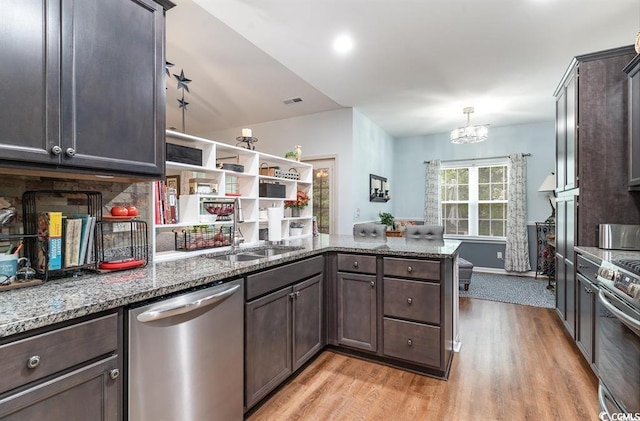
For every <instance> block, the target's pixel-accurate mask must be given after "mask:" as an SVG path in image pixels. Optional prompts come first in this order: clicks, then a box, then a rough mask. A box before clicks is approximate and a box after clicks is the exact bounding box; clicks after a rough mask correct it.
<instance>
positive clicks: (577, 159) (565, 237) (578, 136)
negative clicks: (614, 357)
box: [554, 46, 640, 335]
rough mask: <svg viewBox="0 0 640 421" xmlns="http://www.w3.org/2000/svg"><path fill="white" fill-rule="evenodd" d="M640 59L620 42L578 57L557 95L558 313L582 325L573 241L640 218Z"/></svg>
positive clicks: (594, 239) (591, 242)
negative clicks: (638, 66)
mask: <svg viewBox="0 0 640 421" xmlns="http://www.w3.org/2000/svg"><path fill="white" fill-rule="evenodd" d="M633 57H635V52H634V50H633V47H631V46H628V47H621V48H616V49H612V50H606V51H601V52H597V53H593V54H586V55H582V56H577V57H575V58H574V59H573V60H572V61H571V64H570V65H569V68H568V69H567V71H566V72H565V74H564V76H563V78H562V80H561V81H560V84H559V85H558V88H557V89H556V91H555V93H554V95H555V98H556V184H557V185H556V187H557V188H556V191H557V194H558V198H557V211H556V231H557V232H556V243H557V247H556V277H557V280H556V282H557V305H556V309H557V311H558V314H559V315H560V317H561V318H562V320H563V321H564V323H565V326H566V328H567V330H569V332H570V333H571V334H572V335H575V329H576V314H575V312H576V296H577V295H576V294H577V289H576V275H575V261H574V252H573V247H574V246H597V244H598V225H599V224H603V223H614V224H640V199H639V198H638V197H635V196H634V194H633V193H630V192H629V191H628V189H627V185H628V162H629V158H628V156H629V150H628V147H629V146H628V138H629V136H628V134H629V132H628V115H627V112H628V82H627V75H626V74H625V73H624V72H623V71H622V69H623V68H624V67H625V66H626V65H627V64H628V63H629V61H630V60H631V59H632V58H633Z"/></svg>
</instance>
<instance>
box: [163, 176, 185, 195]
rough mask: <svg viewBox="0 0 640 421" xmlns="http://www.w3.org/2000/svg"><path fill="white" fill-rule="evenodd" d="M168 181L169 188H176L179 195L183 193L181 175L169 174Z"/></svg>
mask: <svg viewBox="0 0 640 421" xmlns="http://www.w3.org/2000/svg"><path fill="white" fill-rule="evenodd" d="M166 183H167V188H168V189H175V190H176V192H177V194H178V195H179V194H180V193H181V192H180V176H179V175H168V176H167V181H166Z"/></svg>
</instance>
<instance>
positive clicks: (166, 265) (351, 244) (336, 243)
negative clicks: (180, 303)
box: [0, 234, 460, 337]
mask: <svg viewBox="0 0 640 421" xmlns="http://www.w3.org/2000/svg"><path fill="white" fill-rule="evenodd" d="M286 245H292V246H302V247H304V248H303V249H301V250H296V251H292V252H289V253H285V254H281V255H278V256H272V257H264V258H261V259H259V260H252V261H248V262H228V261H220V260H215V259H209V258H206V257H204V256H196V257H190V258H186V259H180V260H172V261H166V262H150V263H149V264H148V265H147V266H146V267H144V268H139V269H132V270H127V271H121V272H112V273H108V274H95V273H87V274H83V275H82V276H78V277H69V278H59V279H54V280H50V281H47V282H46V283H44V284H42V285H39V286H33V287H26V288H22V289H15V290H9V291H3V292H0V337H5V336H10V335H13V334H16V333H20V332H25V331H28V330H32V329H36V328H39V327H43V326H48V325H52V324H54V323H58V322H62V321H66V320H71V319H73V318H76V317H81V316H85V315H88V314H93V313H97V312H100V311H104V310H108V309H113V308H117V307H120V306H125V305H128V304H133V303H137V302H141V301H145V300H148V299H151V298H156V297H160V296H163V295H167V294H171V293H174V292H178V291H181V290H185V289H188V288H192V287H198V286H201V285H206V284H209V283H212V282H215V281H219V280H223V279H229V278H235V277H238V276H242V275H244V274H246V273H249V272H255V271H259V270H263V269H266V268H268V267H270V266H275V265H278V264H282V263H286V262H290V261H294V260H298V259H301V258H305V257H311V256H314V255H318V254H322V253H324V252H328V251H334V252H355V253H363V254H373V255H390V256H405V257H427V258H428V257H432V258H453V257H454V256H455V255H456V253H457V251H458V248H459V246H460V241H456V240H445V241H444V242H440V243H438V242H431V241H424V240H415V241H412V240H411V239H405V238H387V239H386V241H384V240H376V239H367V238H363V239H357V238H354V237H352V236H338V235H331V236H330V235H324V234H321V235H320V236H318V237H311V238H307V239H298V240H292V241H290V242H287V243H286ZM214 251H215V250H212V252H214Z"/></svg>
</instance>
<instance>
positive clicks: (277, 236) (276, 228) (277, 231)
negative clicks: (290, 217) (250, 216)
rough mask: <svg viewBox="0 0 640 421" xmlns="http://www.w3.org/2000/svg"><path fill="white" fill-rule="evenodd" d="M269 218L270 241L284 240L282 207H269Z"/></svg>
mask: <svg viewBox="0 0 640 421" xmlns="http://www.w3.org/2000/svg"><path fill="white" fill-rule="evenodd" d="M267 217H268V218H269V224H268V226H269V241H281V240H282V208H269V209H267Z"/></svg>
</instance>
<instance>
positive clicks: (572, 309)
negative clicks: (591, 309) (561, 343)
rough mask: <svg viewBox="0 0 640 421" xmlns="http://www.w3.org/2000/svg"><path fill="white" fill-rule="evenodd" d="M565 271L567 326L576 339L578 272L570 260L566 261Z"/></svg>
mask: <svg viewBox="0 0 640 421" xmlns="http://www.w3.org/2000/svg"><path fill="white" fill-rule="evenodd" d="M564 271H565V285H566V292H565V301H566V311H565V322H564V324H565V326H566V328H567V330H568V331H569V333H570V334H571V336H573V337H574V338H575V328H576V272H575V268H574V265H573V262H572V261H570V260H569V259H564Z"/></svg>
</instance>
